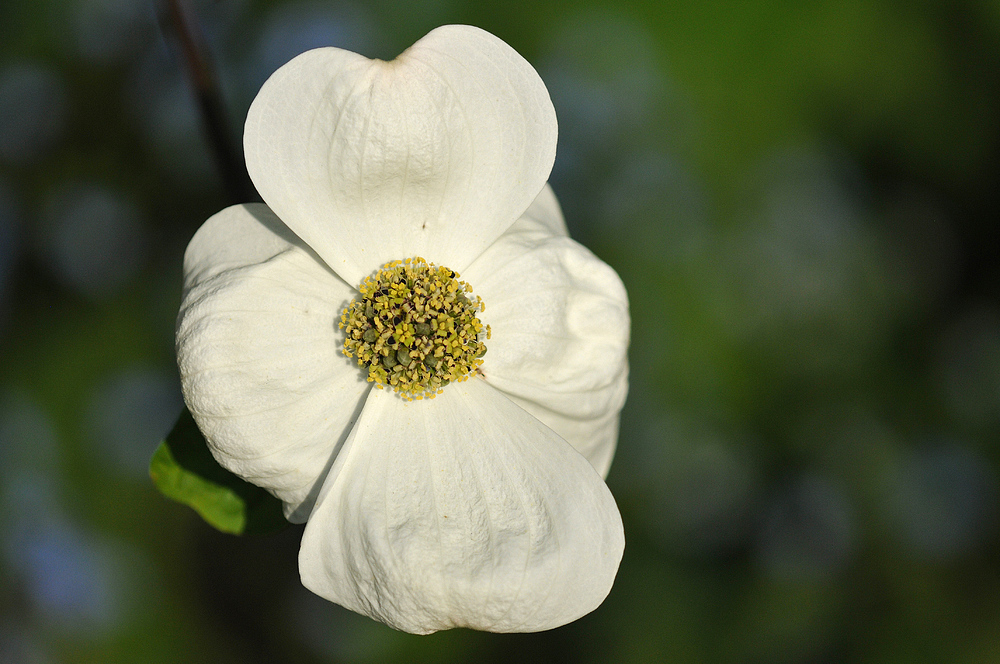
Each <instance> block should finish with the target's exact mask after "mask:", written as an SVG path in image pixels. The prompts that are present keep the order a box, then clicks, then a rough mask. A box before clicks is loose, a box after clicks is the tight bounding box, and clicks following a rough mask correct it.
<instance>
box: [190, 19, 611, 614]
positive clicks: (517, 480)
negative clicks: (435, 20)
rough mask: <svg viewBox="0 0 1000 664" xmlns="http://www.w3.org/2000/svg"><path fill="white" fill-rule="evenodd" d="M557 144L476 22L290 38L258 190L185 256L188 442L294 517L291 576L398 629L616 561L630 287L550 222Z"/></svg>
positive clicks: (208, 225)
mask: <svg viewBox="0 0 1000 664" xmlns="http://www.w3.org/2000/svg"><path fill="white" fill-rule="evenodd" d="M555 146H556V117H555V111H554V109H553V107H552V103H551V101H550V99H549V96H548V92H547V91H546V89H545V86H544V84H543V83H542V81H541V79H540V78H539V77H538V75H537V73H536V72H535V71H534V69H532V67H531V66H530V65H529V64H528V63H527V62H526V61H525V60H524V59H522V58H521V57H520V56H519V55H518V54H517V53H516V52H515V51H514V50H513V49H511V48H510V47H509V46H508V45H507V44H505V43H504V42H503V41H501V40H500V39H498V38H496V37H494V36H493V35H491V34H489V33H487V32H484V31H482V30H479V29H477V28H472V27H469V26H454V25H453V26H446V27H442V28H438V29H436V30H434V31H432V32H431V33H430V34H428V35H427V36H425V37H424V38H423V39H421V40H420V41H418V42H417V43H416V44H414V45H413V46H412V47H411V48H409V49H408V50H407V51H405V52H404V53H403V54H402V55H400V56H399V57H398V58H397V59H396V60H393V61H391V62H383V61H380V60H369V59H367V58H365V57H362V56H360V55H357V54H355V53H350V52H347V51H343V50H340V49H336V48H321V49H317V50H313V51H309V52H306V53H303V54H302V55H300V56H298V57H296V58H295V59H293V60H292V61H291V62H289V63H288V64H286V65H285V66H283V67H281V68H280V69H279V70H278V71H277V72H275V73H274V74H273V75H272V76H271V78H270V79H269V80H268V81H267V82H266V83H265V84H264V86H263V88H262V89H261V90H260V93H259V94H258V96H257V97H256V99H255V100H254V102H253V104H252V106H251V108H250V111H249V114H248V117H247V121H246V127H245V133H244V148H245V153H246V159H247V166H248V169H249V172H250V176H251V178H252V180H253V182H254V184H255V185H256V187H257V189H258V191H259V192H260V194H261V197H262V198H263V200H264V201H265V203H266V204H248V205H237V206H233V207H230V208H227V209H225V210H223V211H221V212H219V213H218V214H216V215H215V216H213V217H211V218H210V219H209V220H208V221H207V222H205V224H204V225H203V226H202V227H201V229H199V231H198V232H197V233H196V234H195V236H194V238H193V239H192V240H191V243H190V245H189V247H188V249H187V252H186V254H185V258H184V273H185V283H184V295H183V302H182V305H181V310H180V314H179V318H178V328H177V357H178V364H179V367H180V374H181V380H182V385H183V391H184V397H185V400H186V402H187V404H188V407H189V409H190V410H191V413H192V414H193V416H194V418H195V420H196V422H197V423H198V426H199V428H200V429H201V430H202V432H203V433H204V435H205V438H206V440H207V441H208V443H209V447H210V449H211V451H212V453H213V454H214V456H215V457H216V459H217V460H218V461H219V463H220V464H221V465H223V466H224V467H226V468H227V469H229V470H230V471H232V472H234V473H236V474H238V475H239V476H241V477H243V478H244V479H246V480H248V481H250V482H253V483H255V484H258V485H260V486H262V487H264V488H266V489H267V490H269V491H270V492H271V493H272V494H274V495H275V496H277V497H278V498H279V499H281V500H282V501H283V503H284V506H285V515H286V517H287V518H288V519H289V520H291V521H293V522H306V525H305V530H304V532H303V536H302V543H301V548H300V553H299V570H300V573H301V577H302V582H303V583H304V585H305V586H306V587H307V588H309V589H310V590H312V591H313V592H315V593H316V594H318V595H320V596H322V597H324V598H326V599H328V600H331V601H333V602H336V603H338V604H341V605H343V606H345V607H347V608H349V609H352V610H354V611H357V612H360V613H363V614H365V615H368V616H371V617H372V618H375V619H377V620H381V621H383V622H385V623H387V624H389V625H391V626H392V627H395V628H397V629H400V630H405V631H409V632H414V633H429V632H433V631H436V630H440V629H447V628H451V627H458V626H465V627H471V628H475V629H483V630H491V631H505V632H515V631H538V630H544V629H549V628H552V627H557V626H559V625H562V624H565V623H567V622H569V621H572V620H575V619H576V618H578V617H580V616H582V615H584V614H586V613H588V612H590V611H592V610H593V609H594V608H596V607H597V606H598V605H599V604H600V603H601V602H602V601H603V600H604V598H605V597H606V595H607V594H608V592H609V591H610V589H611V585H612V582H613V581H614V577H615V575H616V573H617V569H618V564H619V562H620V559H621V555H622V551H623V548H624V535H623V530H622V523H621V517H620V516H619V513H618V509H617V506H616V505H615V502H614V499H613V497H612V496H611V493H610V492H609V490H608V488H607V486H606V485H605V483H604V481H603V477H604V476H605V475H606V474H607V471H608V467H609V465H610V463H611V457H612V454H613V452H614V447H615V444H616V440H617V433H618V418H619V412H620V410H621V406H622V403H623V402H624V399H625V394H626V391H627V389H628V387H627V374H628V366H627V360H626V349H627V345H628V335H629V316H628V302H627V298H626V294H625V289H624V287H623V286H622V283H621V281H620V279H619V278H618V276H617V275H616V274H615V272H614V271H613V270H612V269H611V268H610V267H608V266H607V265H606V264H604V263H603V262H601V261H600V260H599V259H598V258H596V257H595V256H594V255H593V254H592V253H590V252H589V251H588V250H587V249H585V248H584V247H582V246H581V245H579V244H577V243H576V242H574V241H573V240H571V239H570V238H569V237H568V234H567V231H566V226H565V223H564V221H563V217H562V214H561V212H560V209H559V204H558V202H557V201H556V198H555V196H554V194H553V193H552V190H551V189H550V188H549V187H548V185H547V184H546V180H547V179H548V176H549V172H550V170H551V168H552V163H553V160H554V158H555ZM473 289H474V290H473Z"/></svg>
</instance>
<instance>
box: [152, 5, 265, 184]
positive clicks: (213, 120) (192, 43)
mask: <svg viewBox="0 0 1000 664" xmlns="http://www.w3.org/2000/svg"><path fill="white" fill-rule="evenodd" d="M182 3H183V0H163V2H162V5H161V11H160V20H161V23H162V24H164V26H165V29H166V28H169V29H170V31H171V32H173V33H174V35H176V37H177V42H178V44H179V48H180V51H181V56H182V57H183V60H184V64H185V66H186V67H187V72H188V77H189V79H190V81H191V84H192V86H193V87H194V92H195V97H196V98H197V100H198V109H199V110H200V111H201V117H202V121H203V123H204V128H205V133H206V137H207V139H208V143H209V147H210V148H211V151H212V154H213V156H214V157H215V162H216V165H217V166H218V168H219V173H220V175H221V176H222V184H223V186H224V187H225V190H226V193H227V195H228V197H229V199H230V203H246V202H249V201H257V200H260V197H259V196H258V195H257V192H256V190H255V189H254V187H253V183H252V182H250V176H249V175H247V169H246V165H245V164H244V162H243V159H242V155H241V153H240V152H238V151H237V149H236V143H235V142H234V141H233V135H232V133H231V132H230V129H229V123H228V121H227V118H226V108H225V103H224V102H223V100H222V92H221V90H220V88H219V80H218V77H217V76H216V74H215V70H214V68H213V67H212V64H211V62H210V61H209V59H208V56H207V55H206V50H205V48H204V47H203V44H202V41H201V40H200V39H199V38H198V35H197V34H196V33H195V31H194V29H193V26H192V25H191V22H190V21H189V20H188V18H187V16H186V15H185V11H184V7H183V6H182Z"/></svg>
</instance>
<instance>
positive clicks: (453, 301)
mask: <svg viewBox="0 0 1000 664" xmlns="http://www.w3.org/2000/svg"><path fill="white" fill-rule="evenodd" d="M457 279H458V275H457V274H456V273H455V272H453V271H451V270H449V269H448V268H445V267H439V266H436V265H434V264H432V263H427V262H426V261H425V260H424V259H422V258H408V259H406V260H403V261H393V262H391V263H387V264H386V265H384V266H383V267H382V268H381V269H380V270H379V271H378V272H377V273H376V274H375V275H374V276H373V277H369V278H366V279H365V280H364V281H363V282H362V283H361V285H360V286H358V291H359V292H360V294H361V295H360V297H358V298H355V299H354V300H353V301H352V302H351V303H350V304H349V305H348V306H347V308H346V309H344V312H343V314H341V317H340V321H341V322H340V327H341V328H342V329H343V330H344V332H345V336H346V338H345V340H344V354H346V355H347V356H348V357H355V358H357V361H358V365H359V366H362V367H366V368H367V372H368V380H369V381H370V382H374V383H376V384H377V386H378V387H388V388H390V389H392V390H395V391H396V392H397V393H399V394H400V396H402V397H403V398H405V399H409V400H412V399H422V398H424V397H428V398H433V397H434V396H435V395H436V394H437V393H439V392H440V391H441V389H442V388H443V387H444V386H446V385H448V384H449V383H452V382H455V381H462V380H465V379H466V378H468V376H469V375H470V374H471V373H472V372H474V371H476V370H477V368H478V367H479V365H480V364H482V361H483V360H482V357H483V355H484V354H485V353H486V345H485V343H484V341H485V340H486V339H489V332H490V331H489V328H488V327H487V326H484V325H483V324H482V322H481V321H480V320H479V318H478V312H479V311H481V310H482V306H483V305H482V301H481V300H480V299H479V297H477V296H474V295H472V290H471V288H470V287H469V286H468V284H466V283H464V282H461V281H458V280H457Z"/></svg>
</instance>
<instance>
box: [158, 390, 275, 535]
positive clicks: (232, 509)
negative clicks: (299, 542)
mask: <svg viewBox="0 0 1000 664" xmlns="http://www.w3.org/2000/svg"><path fill="white" fill-rule="evenodd" d="M149 476H150V477H151V478H152V479H153V483H154V484H155V485H156V488H157V489H159V490H160V492H161V493H162V494H163V495H165V496H166V497H168V498H171V499H173V500H176V501H177V502H179V503H184V504H185V505H187V506H188V507H190V508H192V509H193V510H194V511H196V512H197V513H198V514H200V515H201V518H203V519H205V521H207V522H208V523H209V524H210V525H211V526H212V527H213V528H216V529H217V530H221V531H222V532H224V533H230V534H233V535H246V534H267V533H273V532H277V531H279V530H281V529H282V528H284V527H285V526H287V525H288V522H287V521H285V518H284V516H283V514H282V512H281V501H280V500H278V499H277V498H275V497H274V496H272V495H271V494H269V493H268V492H267V491H265V490H264V489H261V488H260V487H259V486H255V485H253V484H249V483H247V482H244V481H243V480H241V479H240V478H239V477H237V476H236V475H233V474H232V473H230V472H229V471H228V470H226V469H225V468H223V467H222V466H220V465H219V464H218V462H217V461H216V460H215V458H214V457H213V456H212V453H211V452H209V450H208V445H207V443H206V442H205V437H204V436H202V435H201V431H199V430H198V425H197V424H195V422H194V418H193V417H191V413H190V412H189V411H188V410H187V409H185V410H184V412H183V413H182V414H181V416H180V419H178V420H177V424H175V425H174V428H173V430H171V432H170V434H169V435H168V436H167V439H166V440H164V441H163V442H162V443H160V446H159V447H158V448H157V449H156V452H155V453H154V454H153V459H152V461H151V462H150V464H149Z"/></svg>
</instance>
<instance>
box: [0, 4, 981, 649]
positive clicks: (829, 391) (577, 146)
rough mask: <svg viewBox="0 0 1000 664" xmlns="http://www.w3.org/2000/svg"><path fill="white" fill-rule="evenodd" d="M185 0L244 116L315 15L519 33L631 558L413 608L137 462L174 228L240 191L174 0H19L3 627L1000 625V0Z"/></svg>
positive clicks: (8, 123) (781, 639) (280, 643)
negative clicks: (330, 588) (456, 608)
mask: <svg viewBox="0 0 1000 664" xmlns="http://www.w3.org/2000/svg"><path fill="white" fill-rule="evenodd" d="M157 1H158V0H157ZM187 8H188V11H189V14H188V18H189V20H190V22H191V23H192V24H193V25H195V26H196V28H197V30H198V32H199V34H200V35H201V36H202V37H203V39H204V42H205V45H206V47H207V50H208V53H209V55H210V56H211V58H212V60H213V61H214V63H215V65H216V66H217V68H218V72H219V80H220V82H221V89H222V93H223V98H224V101H225V107H226V109H227V112H228V114H229V117H230V120H231V122H232V127H231V129H232V138H233V139H234V140H237V139H238V137H239V132H240V128H241V126H242V119H243V117H244V116H245V113H246V108H247V107H248V105H249V103H250V100H251V99H252V98H253V95H254V94H255V92H256V90H257V89H258V87H259V86H260V84H261V83H262V82H263V80H264V79H265V78H266V77H267V75H268V74H269V73H270V72H271V71H273V70H274V69H275V68H277V67H278V66H280V65H281V64H282V63H283V62H285V61H286V60H288V59H290V58H291V57H292V56H294V55H296V54H297V53H299V52H301V51H303V50H306V49H308V48H312V47H315V46H322V45H335V46H341V47H345V48H349V49H351V50H356V51H359V52H361V53H363V54H365V55H369V56H378V57H383V58H392V57H394V56H395V55H396V54H398V53H399V52H400V51H401V50H403V49H404V48H405V47H406V46H408V45H409V44H410V43H412V42H413V41H415V40H416V39H418V38H419V37H421V36H422V35H423V34H425V33H426V32H427V31H428V30H430V29H431V28H433V27H435V26H437V25H440V24H445V23H472V24H475V25H478V26H480V27H482V28H485V29H487V30H489V31H491V32H493V33H495V34H496V35H498V36H500V37H501V38H503V39H504V40H505V41H507V42H508V43H510V44H511V45H512V46H513V47H514V48H516V49H517V50H518V51H519V52H520V53H521V54H522V55H524V56H525V57H526V58H527V59H528V60H529V61H530V62H532V63H533V64H534V65H535V67H536V68H537V69H538V71H539V72H540V74H541V76H542V78H543V79H544V80H545V82H546V84H547V85H548V87H549V90H550V92H551V95H552V98H553V101H554V103H555V107H556V111H557V113H558V115H559V120H560V140H559V153H558V157H557V160H556V165H555V170H554V171H553V174H552V184H553V187H554V188H555V191H556V193H557V194H558V195H559V197H560V199H561V201H562V204H563V206H564V211H565V213H566V216H567V220H568V223H569V226H570V229H571V232H572V234H573V235H574V236H575V237H576V238H577V239H579V240H580V241H582V242H583V243H584V244H586V245H588V246H589V247H590V248H591V249H593V250H594V252H595V253H597V254H598V255H599V256H600V257H602V258H603V259H604V260H606V261H607V262H608V263H610V264H611V265H612V266H613V267H614V268H615V269H617V270H618V272H619V273H620V274H621V276H622V278H623V280H624V281H625V284H626V286H627V287H628V290H629V294H630V298H631V306H632V315H633V343H632V348H631V364H632V387H631V392H630V396H629V401H628V403H627V405H626V407H625V411H624V413H623V418H622V429H621V438H620V443H619V451H618V455H617V458H616V460H615V463H614V465H613V467H612V470H611V474H610V476H609V478H608V483H609V485H610V486H611V489H612V491H613V492H614V494H615V496H616V498H617V500H618V503H619V506H620V508H621V511H622V515H623V518H624V521H625V529H626V537H627V542H628V544H627V547H626V552H625V558H624V560H623V562H622V565H621V570H620V572H619V575H618V579H617V582H616V584H615V587H614V589H613V590H612V592H611V595H610V596H609V597H608V599H607V601H606V602H605V603H604V604H603V605H602V606H601V607H600V608H599V609H598V610H597V611H595V612H594V613H593V614H591V615H589V616H587V617H586V618H584V619H582V620H580V621H578V622H576V623H574V624H571V625H569V626H567V627H564V628H560V629H558V630H554V631H552V632H548V633H542V634H528V635H514V636H502V635H492V634H480V633H474V632H469V631H465V630H455V631H451V632H445V633H440V634H436V635H433V636H429V637H413V636H409V635H405V634H400V633H397V632H393V631H392V630H390V629H388V628H386V627H383V626H381V625H379V624H377V623H374V622H372V621H370V620H368V619H366V618H362V617H359V616H356V615H354V614H351V613H349V612H347V611H344V610H342V609H340V608H339V607H336V606H334V605H331V604H328V603H326V602H324V601H323V600H320V599H318V598H316V597H314V596H312V595H311V594H310V593H309V592H307V591H306V590H304V589H303V588H302V587H301V586H300V584H299V582H298V577H297V571H296V552H297V548H298V539H299V536H300V534H301V527H292V528H289V529H287V530H286V531H284V532H283V533H282V534H280V535H278V536H276V537H271V538H243V539H241V538H235V537H229V536H225V535H222V534H219V533H216V532H214V531H212V530H211V529H210V528H209V527H208V526H207V525H205V524H204V523H202V522H201V521H200V519H199V518H198V517H197V516H196V515H195V514H194V513H193V512H192V511H190V510H188V509H187V508H185V507H182V506H180V505H177V504H174V503H171V502H169V501H168V500H166V499H165V498H163V497H161V496H160V495H159V494H157V493H156V492H155V490H154V489H153V487H152V484H151V483H150V481H149V479H148V477H147V474H146V468H147V464H148V461H149V457H150V455H151V453H152V451H153V449H154V448H155V446H156V444H157V442H158V441H159V440H160V439H161V438H162V436H163V435H164V434H165V433H166V432H167V430H168V429H169V427H170V425H171V424H172V422H173V420H174V419H175V417H176V415H177V413H178V412H179V410H180V407H181V400H180V394H179V388H178V380H177V375H176V367H175V366H174V363H173V326H174V316H175V314H176V310H177V306H178V303H179V300H180V280H181V272H180V265H181V256H182V253H183V250H184V247H185V245H186V243H187V241H188V240H189V239H190V237H191V235H192V234H193V232H194V231H195V229H196V228H197V227H198V226H199V225H200V224H201V223H202V221H203V220H204V219H206V218H207V217H208V216H209V215H211V214H212V213H214V212H216V211H217V210H219V209H221V208H222V207H224V206H225V205H227V204H228V203H229V198H228V196H227V194H226V191H225V188H224V186H223V181H222V179H221V178H220V176H219V170H218V168H217V167H216V165H215V163H214V162H213V156H212V153H211V152H210V150H209V148H208V147H207V145H208V144H207V142H206V140H205V134H204V132H203V131H202V124H201V118H200V116H199V114H198V110H197V105H196V103H195V98H194V96H193V94H192V92H191V87H190V83H189V78H188V77H187V74H186V71H185V69H184V63H183V60H182V59H181V58H180V57H179V54H178V53H179V52H178V49H177V44H176V40H175V39H173V38H172V37H171V36H170V35H169V34H166V35H165V33H164V31H163V30H162V27H163V26H162V24H161V23H160V22H159V21H158V16H157V13H158V11H161V10H162V6H161V5H158V4H156V3H152V4H150V3H146V2H143V1H142V0H29V1H26V2H20V3H15V2H6V3H4V4H3V5H2V6H0V348H2V354H0V358H2V359H0V662H3V663H4V664H6V663H8V662H10V663H15V664H20V663H22V662H25V663H28V662H30V663H36V662H37V663H45V662H142V663H155V662H185V663H187V662H190V663H200V662H212V663H213V664H218V663H229V662H232V663H237V662H306V663H311V662H392V661H400V662H411V661H412V662H476V663H477V664H487V663H489V662H505V661H511V660H514V661H519V662H660V661H662V662H671V663H685V662H723V663H737V662H759V663H761V664H765V663H775V664H781V663H785V662H788V663H793V662H794V663H798V662H802V663H806V662H808V663H826V662H830V663H833V662H870V663H883V662H886V663H892V662H908V663H909V662H1000V576H998V561H1000V550H998V545H1000V539H998V525H1000V524H998V516H1000V515H998V507H1000V503H998V474H997V473H998V461H1000V453H998V450H997V447H996V445H995V443H996V441H997V439H998V434H1000V306H998V305H1000V266H998V258H1000V234H998V225H997V222H996V217H997V216H998V210H1000V206H998V191H1000V186H998V183H1000V177H998V176H1000V169H998V166H1000V142H998V131H1000V3H997V2H987V1H985V0H984V1H983V2H972V1H961V0H959V1H958V2H955V1H951V0H916V1H912V0H911V1H908V2H904V1H902V0H867V1H864V0H816V1H814V2H808V3H793V2H784V1H781V0H762V1H759V2H755V3H744V2H723V1H721V0H702V1H690V2H652V1H641V0H616V1H614V2H612V1H610V0H606V1H588V0H583V1H573V2H570V1H564V0H557V1H549V0H535V1H532V2H527V1H525V0H517V1H513V2H505V3H492V2H482V3H478V2H467V1H463V0H429V1H417V0H400V1H397V2H386V1H384V0H373V1H370V2H354V3H349V2H333V1H316V2H308V1H301V0H290V1H278V0H275V1H264V0H214V1H213V0H189V2H188V4H187Z"/></svg>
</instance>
